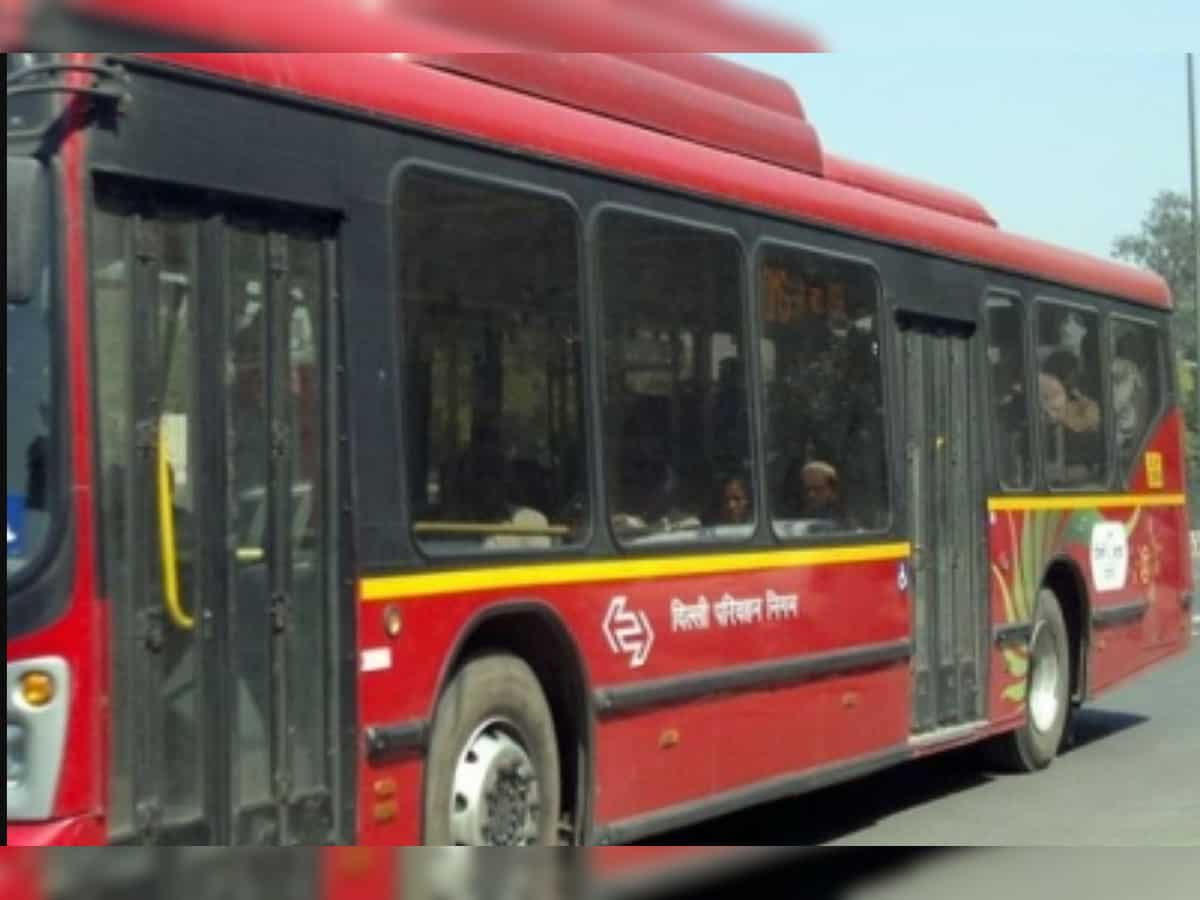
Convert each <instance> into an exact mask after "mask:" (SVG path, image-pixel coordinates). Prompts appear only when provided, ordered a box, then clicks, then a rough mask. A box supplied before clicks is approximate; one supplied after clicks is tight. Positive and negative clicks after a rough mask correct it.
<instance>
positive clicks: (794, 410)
mask: <svg viewBox="0 0 1200 900" xmlns="http://www.w3.org/2000/svg"><path fill="white" fill-rule="evenodd" d="M759 288H760V292H761V293H760V315H761V316H762V320H763V347H762V365H763V373H762V380H763V386H764V388H765V391H766V401H767V460H768V465H769V467H770V469H769V473H768V478H769V484H770V490H771V516H772V518H773V520H774V524H775V530H776V533H778V534H779V535H780V536H781V537H798V536H803V535H806V534H809V533H814V532H822V531H848V530H856V529H867V530H871V529H878V528H883V527H886V525H887V521H888V515H889V499H888V480H887V456H886V439H885V432H884V409H883V389H882V373H881V370H880V365H881V361H880V344H879V332H878V321H877V320H878V310H879V300H878V286H877V283H876V279H875V275H874V272H873V271H872V270H871V269H870V268H868V267H867V266H864V265H862V264H861V263H854V262H849V261H846V260H841V259H835V258H831V257H827V256H822V255H819V254H816V253H810V252H807V251H802V250H797V249H791V248H783V247H774V248H769V249H768V250H766V251H765V252H764V254H763V257H762V259H761V262H760V267H759Z"/></svg>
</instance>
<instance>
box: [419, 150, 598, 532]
mask: <svg viewBox="0 0 1200 900" xmlns="http://www.w3.org/2000/svg"><path fill="white" fill-rule="evenodd" d="M399 218H400V252H401V255H402V259H403V265H402V275H401V278H402V281H401V290H402V302H403V304H404V317H403V318H404V323H405V324H404V327H405V329H406V333H407V341H408V388H409V397H408V401H407V410H408V464H409V469H410V476H411V478H412V483H411V488H410V491H411V497H412V501H413V507H414V516H415V521H416V525H415V529H416V534H417V538H418V540H419V542H420V544H421V546H422V547H424V548H425V549H426V550H427V551H428V552H431V553H473V552H505V551H508V552H512V551H521V550H538V549H546V548H550V547H554V546H559V545H564V544H570V543H574V542H577V541H579V540H581V539H582V537H583V525H584V523H585V521H586V517H587V514H588V510H587V495H586V485H587V479H586V477H585V472H584V460H585V455H584V454H585V447H584V439H583V424H582V421H583V419H582V416H581V412H580V411H581V406H582V400H581V397H582V389H583V388H582V379H581V369H580V359H581V353H580V313H579V295H578V283H579V261H578V238H577V232H576V223H575V216H574V213H573V212H572V210H571V208H570V207H569V206H568V205H567V204H566V203H564V202H562V201H561V200H557V199H553V198H549V197H546V196H542V195H539V194H534V193H526V192H523V191H518V190H512V189H508V188H500V187H495V186H491V185H484V184H477V183H472V182H469V181H465V180H462V179H458V178H453V177H450V176H446V175H442V174H439V173H434V172H428V171H410V172H409V173H408V174H407V175H406V176H405V177H404V180H403V182H402V185H401V189H400V214H399Z"/></svg>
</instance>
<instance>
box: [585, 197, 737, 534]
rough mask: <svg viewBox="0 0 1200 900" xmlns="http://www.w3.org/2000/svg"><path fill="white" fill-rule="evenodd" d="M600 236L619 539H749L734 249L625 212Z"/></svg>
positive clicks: (726, 241) (612, 504)
mask: <svg viewBox="0 0 1200 900" xmlns="http://www.w3.org/2000/svg"><path fill="white" fill-rule="evenodd" d="M598 238H599V244H598V246H599V263H600V276H601V283H602V286H603V302H604V318H605V322H604V335H605V344H604V354H605V360H606V367H607V377H608V386H607V392H606V401H607V402H606V408H605V428H606V441H605V449H606V456H607V467H606V474H607V476H608V496H609V511H610V513H611V514H612V524H613V529H614V532H615V533H616V536H617V539H618V540H620V541H621V542H622V543H626V544H630V545H642V544H657V543H673V542H676V541H696V540H744V539H746V538H748V537H749V536H750V535H751V534H752V533H753V531H754V524H753V523H754V505H753V497H752V495H751V491H750V485H751V484H752V479H751V477H750V417H749V408H748V405H747V391H746V378H747V371H746V366H745V364H744V359H745V356H744V351H743V348H744V341H743V336H742V335H743V327H742V318H743V316H742V302H741V298H742V287H741V284H742V277H741V252H740V249H739V247H738V244H737V242H736V241H735V240H734V239H733V238H732V237H729V236H727V235H723V234H715V233H713V232H710V231H704V230H701V229H698V228H692V227H688V226H683V225H679V224H676V223H671V222H664V221H659V220H656V219H651V218H648V217H644V216H639V215H634V214H631V213H625V212H608V213H605V214H604V216H603V217H602V218H601V219H600V224H599V231H598ZM735 494H736V495H737V496H738V498H739V499H738V502H736V503H726V502H724V501H725V498H726V496H728V497H730V498H733V496H734V495H735Z"/></svg>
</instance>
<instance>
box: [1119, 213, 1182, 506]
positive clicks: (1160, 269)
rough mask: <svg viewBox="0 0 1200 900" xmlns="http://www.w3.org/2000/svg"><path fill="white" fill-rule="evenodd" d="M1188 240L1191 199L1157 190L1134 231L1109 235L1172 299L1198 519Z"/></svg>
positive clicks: (1123, 254)
mask: <svg viewBox="0 0 1200 900" xmlns="http://www.w3.org/2000/svg"><path fill="white" fill-rule="evenodd" d="M1193 246H1194V245H1193V243H1192V212H1191V204H1190V201H1189V200H1188V198H1187V196H1186V195H1185V194H1181V193H1178V192H1176V191H1160V192H1159V193H1158V194H1157V195H1156V196H1155V198H1154V200H1153V201H1152V202H1151V204H1150V211H1149V212H1148V213H1147V214H1146V217H1145V218H1144V219H1143V220H1142V227H1141V230H1140V231H1139V232H1138V233H1137V234H1127V235H1123V236H1121V237H1119V238H1117V239H1116V240H1115V241H1113V248H1112V254H1113V256H1115V257H1116V258H1117V259H1122V260H1126V261H1128V262H1132V263H1136V264H1137V265H1140V266H1143V267H1144V268H1147V269H1150V270H1151V271H1154V272H1157V273H1158V274H1159V275H1161V276H1162V277H1163V278H1164V279H1165V280H1166V282H1167V284H1168V285H1169V286H1170V288H1171V296H1172V297H1174V298H1175V303H1176V310H1177V311H1176V314H1175V315H1176V325H1175V327H1173V328H1172V329H1171V334H1172V337H1173V339H1174V345H1175V364H1176V371H1177V372H1178V376H1179V378H1178V381H1179V390H1180V401H1181V402H1182V403H1183V408H1184V411H1185V414H1186V420H1187V454H1188V472H1189V479H1190V481H1191V484H1190V488H1191V496H1192V521H1193V523H1200V508H1198V506H1197V504H1198V503H1200V490H1198V488H1200V422H1197V420H1196V380H1197V378H1196V376H1197V374H1198V373H1197V369H1196V291H1197V286H1196V257H1195V255H1194V253H1195V251H1194V250H1193Z"/></svg>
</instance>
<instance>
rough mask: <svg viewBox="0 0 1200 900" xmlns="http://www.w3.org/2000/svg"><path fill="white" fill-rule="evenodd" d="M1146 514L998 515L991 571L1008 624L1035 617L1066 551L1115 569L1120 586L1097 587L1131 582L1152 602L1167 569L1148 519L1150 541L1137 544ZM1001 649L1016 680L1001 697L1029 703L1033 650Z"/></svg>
mask: <svg viewBox="0 0 1200 900" xmlns="http://www.w3.org/2000/svg"><path fill="white" fill-rule="evenodd" d="M1141 513H1142V510H1141V507H1137V508H1135V509H1134V510H1133V512H1132V514H1131V515H1130V516H1129V518H1128V519H1108V518H1106V517H1105V516H1103V515H1102V514H1101V513H1100V511H1099V510H1097V509H1094V508H1091V509H1078V510H1054V509H1051V510H1030V509H1026V510H1004V511H1001V512H995V513H993V514H992V522H993V528H992V564H991V574H992V578H993V579H994V581H995V583H996V587H997V590H998V591H999V594H1000V597H1001V599H1002V601H1003V604H1004V614H1003V623H1004V624H1008V625H1019V624H1024V623H1031V622H1032V621H1033V616H1034V612H1035V606H1036V604H1037V595H1038V588H1039V585H1040V583H1041V579H1042V577H1043V576H1044V574H1045V572H1046V568H1047V566H1048V565H1049V563H1050V561H1051V559H1053V558H1054V557H1055V556H1058V555H1062V554H1065V555H1067V556H1073V557H1076V558H1078V559H1085V560H1090V563H1091V565H1092V566H1093V567H1095V566H1097V565H1099V564H1101V562H1102V563H1103V564H1105V565H1108V566H1109V567H1110V569H1109V571H1114V572H1117V573H1119V574H1118V576H1117V577H1118V580H1119V581H1120V582H1121V583H1120V584H1119V585H1116V584H1113V585H1111V586H1110V585H1107V584H1106V585H1104V586H1102V587H1100V586H1098V585H1093V587H1100V589H1102V590H1103V589H1118V588H1120V587H1123V586H1124V585H1125V584H1127V583H1129V582H1133V583H1137V584H1140V585H1141V586H1143V587H1146V588H1147V589H1148V591H1149V592H1150V602H1151V603H1153V602H1154V600H1153V593H1154V584H1155V582H1156V581H1157V580H1158V576H1159V572H1160V570H1161V567H1162V542H1161V541H1160V539H1159V538H1158V535H1157V533H1156V531H1155V527H1154V522H1153V520H1152V519H1149V521H1148V523H1147V525H1146V527H1145V528H1144V529H1143V531H1145V532H1147V533H1148V534H1147V535H1146V539H1145V541H1144V542H1143V543H1141V544H1140V545H1139V546H1137V547H1134V545H1133V538H1134V534H1135V532H1136V531H1137V530H1138V524H1139V522H1140V521H1141V519H1142V515H1141ZM1112 525H1119V526H1120V529H1119V535H1120V537H1121V538H1122V539H1121V540H1114V539H1113V538H1112V531H1113V529H1112V528H1111V526H1112ZM1126 557H1127V559H1126ZM1126 563H1127V569H1126ZM1090 574H1092V575H1095V572H1092V573H1090ZM1002 652H1003V655H1004V669H1005V672H1006V673H1007V675H1008V676H1009V678H1010V679H1011V680H1010V681H1008V682H1007V683H1005V685H1004V687H1003V691H1002V696H1003V697H1004V699H1005V700H1008V701H1010V702H1012V703H1017V704H1019V703H1024V702H1025V691H1026V678H1027V675H1028V673H1029V651H1028V648H1027V647H1025V646H1019V645H1018V646H1005V647H1004V648H1003V649H1002Z"/></svg>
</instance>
